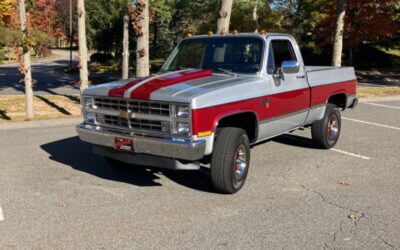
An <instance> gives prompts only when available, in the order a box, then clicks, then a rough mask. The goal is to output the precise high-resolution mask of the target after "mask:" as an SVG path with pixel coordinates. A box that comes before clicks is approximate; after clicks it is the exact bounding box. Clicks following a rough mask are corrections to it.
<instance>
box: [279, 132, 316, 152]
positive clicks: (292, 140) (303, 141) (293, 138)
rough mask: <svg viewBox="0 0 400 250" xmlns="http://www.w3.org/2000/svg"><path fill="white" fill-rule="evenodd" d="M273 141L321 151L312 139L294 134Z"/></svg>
mask: <svg viewBox="0 0 400 250" xmlns="http://www.w3.org/2000/svg"><path fill="white" fill-rule="evenodd" d="M272 141H274V142H277V143H280V144H285V145H288V146H293V147H300V148H310V149H320V148H319V147H318V146H317V145H316V144H315V143H314V141H313V140H312V139H310V138H307V137H302V136H298V135H292V134H284V135H281V136H278V137H276V138H274V139H272Z"/></svg>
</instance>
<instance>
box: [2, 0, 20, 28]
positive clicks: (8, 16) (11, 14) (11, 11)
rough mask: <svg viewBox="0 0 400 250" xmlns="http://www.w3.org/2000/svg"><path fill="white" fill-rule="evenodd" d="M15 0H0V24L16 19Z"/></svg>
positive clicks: (6, 23) (7, 23)
mask: <svg viewBox="0 0 400 250" xmlns="http://www.w3.org/2000/svg"><path fill="white" fill-rule="evenodd" d="M16 5H17V3H16V0H2V1H0V25H10V24H11V23H13V21H16V20H15V19H16V16H17V11H16Z"/></svg>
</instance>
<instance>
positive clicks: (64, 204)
mask: <svg viewBox="0 0 400 250" xmlns="http://www.w3.org/2000/svg"><path fill="white" fill-rule="evenodd" d="M58 206H59V207H62V208H66V207H67V204H66V203H65V202H61V203H60V204H58Z"/></svg>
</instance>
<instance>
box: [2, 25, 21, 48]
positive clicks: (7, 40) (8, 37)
mask: <svg viewBox="0 0 400 250" xmlns="http://www.w3.org/2000/svg"><path fill="white" fill-rule="evenodd" d="M20 38H21V34H20V31H19V30H18V29H14V28H6V27H2V26H0V47H5V46H10V47H13V46H14V45H15V44H17V43H18V41H19V39H20Z"/></svg>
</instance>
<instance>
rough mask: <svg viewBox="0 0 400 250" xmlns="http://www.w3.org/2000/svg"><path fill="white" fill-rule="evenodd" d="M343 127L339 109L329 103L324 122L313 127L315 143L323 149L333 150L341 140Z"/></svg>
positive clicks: (315, 123) (321, 121) (318, 122)
mask: <svg viewBox="0 0 400 250" xmlns="http://www.w3.org/2000/svg"><path fill="white" fill-rule="evenodd" d="M341 125H342V122H341V116H340V112H339V109H338V107H337V106H336V105H334V104H331V103H328V105H327V106H326V110H325V115H324V117H323V118H322V120H319V121H316V122H314V123H313V125H312V129H311V133H312V138H313V140H314V142H315V143H316V144H317V145H318V146H319V147H321V148H323V149H330V148H333V147H334V146H335V145H336V143H337V141H338V140H339V136H340V129H341Z"/></svg>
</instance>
